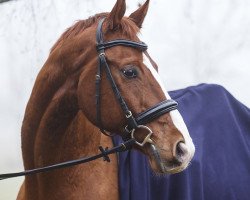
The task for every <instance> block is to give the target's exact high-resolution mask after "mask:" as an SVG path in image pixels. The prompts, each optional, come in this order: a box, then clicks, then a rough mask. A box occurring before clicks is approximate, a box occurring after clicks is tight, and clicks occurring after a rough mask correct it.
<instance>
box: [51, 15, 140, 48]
mask: <svg viewBox="0 0 250 200" xmlns="http://www.w3.org/2000/svg"><path fill="white" fill-rule="evenodd" d="M104 17H108V13H99V14H96V15H94V16H91V17H89V18H88V19H85V20H79V21H77V22H76V23H75V24H74V25H72V26H71V27H69V28H68V29H67V30H66V31H65V32H64V33H63V34H62V35H61V37H60V38H59V39H58V40H57V42H56V43H55V44H54V45H53V47H52V48H51V52H53V51H54V50H55V49H58V48H62V44H63V43H64V42H65V41H67V40H70V39H72V38H74V37H76V36H77V35H79V34H80V33H82V32H83V31H84V30H86V29H87V28H89V27H90V26H92V25H94V24H96V23H97V22H98V21H99V20H100V19H101V18H104ZM118 28H119V29H120V30H121V32H122V34H123V35H124V36H126V37H128V38H129V39H132V38H134V37H135V35H137V34H138V32H139V30H140V29H139V27H137V26H136V24H135V23H134V22H133V21H132V20H130V19H129V18H128V17H124V18H123V19H122V20H121V24H120V26H119V27H118Z"/></svg>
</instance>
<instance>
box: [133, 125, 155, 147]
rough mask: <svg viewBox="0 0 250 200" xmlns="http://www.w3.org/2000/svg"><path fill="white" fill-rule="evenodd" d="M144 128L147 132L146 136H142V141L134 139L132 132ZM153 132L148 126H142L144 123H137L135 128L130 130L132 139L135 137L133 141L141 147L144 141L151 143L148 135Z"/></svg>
mask: <svg viewBox="0 0 250 200" xmlns="http://www.w3.org/2000/svg"><path fill="white" fill-rule="evenodd" d="M140 128H141V129H146V130H147V131H148V132H149V133H148V134H147V136H146V137H145V138H144V140H143V142H141V143H140V142H138V141H136V138H135V136H134V133H135V131H136V130H137V129H140ZM152 134H153V131H152V130H151V129H150V128H148V127H147V126H144V125H139V126H138V127H137V128H136V129H133V130H132V131H131V138H133V139H135V143H136V144H137V145H139V146H141V147H143V146H144V145H145V144H146V143H151V144H152V143H153V141H152V140H151V139H150V137H151V135H152Z"/></svg>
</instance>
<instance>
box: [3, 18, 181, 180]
mask: <svg viewBox="0 0 250 200" xmlns="http://www.w3.org/2000/svg"><path fill="white" fill-rule="evenodd" d="M104 20H105V18H103V19H101V20H100V22H99V24H98V27H97V31H96V40H97V46H96V49H97V52H98V54H99V64H98V69H97V74H96V114H97V122H98V126H99V128H100V130H101V131H102V132H103V133H105V134H107V133H106V131H105V130H104V129H103V127H102V121H101V105H100V88H101V87H100V86H101V72H102V67H105V72H106V75H107V77H108V80H109V81H110V84H111V86H112V89H113V92H114V94H115V96H116V98H117V100H118V102H119V104H120V106H121V108H122V110H123V113H124V115H125V117H126V120H127V124H126V126H125V127H124V131H125V133H126V135H125V137H124V138H125V142H124V143H121V144H120V145H118V146H115V147H113V148H111V149H108V148H105V149H104V148H103V147H101V146H100V147H99V150H100V151H101V153H100V154H97V155H95V156H90V157H85V158H80V159H76V160H71V161H67V162H63V163H58V164H54V165H50V166H46V167H41V168H36V169H30V170H26V171H23V172H17V173H8V174H0V180H4V179H7V178H14V177H19V176H27V175H32V174H37V173H42V172H47V171H51V170H55V169H61V168H66V167H71V166H74V165H79V164H82V163H86V162H90V161H92V160H96V159H98V158H103V160H104V161H107V162H110V159H109V157H108V155H109V154H113V153H116V152H122V151H127V150H129V149H130V148H131V147H132V146H133V145H134V144H137V145H139V146H144V144H146V143H147V142H149V143H152V140H151V139H150V137H151V135H152V134H153V132H152V130H151V129H150V128H149V127H147V126H145V124H147V123H149V122H151V121H152V120H154V119H156V118H157V117H160V116H161V115H163V114H165V113H168V112H170V111H172V110H175V109H177V105H178V104H177V102H176V101H174V100H172V99H169V100H164V101H162V102H160V103H158V104H156V105H155V106H153V107H151V108H149V109H147V110H146V111H144V112H141V113H139V114H137V115H136V117H134V115H133V113H132V112H131V111H130V110H129V108H128V106H127V104H126V102H125V100H124V98H123V97H122V95H121V93H120V91H119V89H118V87H117V85H116V83H115V81H114V79H113V76H112V74H111V70H110V67H109V65H108V63H107V60H106V56H105V49H108V48H111V47H114V46H119V45H121V46H125V47H133V48H136V49H138V50H139V51H142V52H144V51H146V49H147V45H146V44H145V43H143V42H134V41H130V40H123V39H117V40H113V41H109V42H104V40H103V35H102V24H103V22H104ZM137 129H145V130H147V131H148V134H147V135H146V137H145V138H144V140H143V142H138V141H136V139H135V137H134V133H135V130H137ZM151 147H153V148H155V147H154V144H151ZM156 154H157V156H158V152H156Z"/></svg>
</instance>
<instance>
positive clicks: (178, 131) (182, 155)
mask: <svg viewBox="0 0 250 200" xmlns="http://www.w3.org/2000/svg"><path fill="white" fill-rule="evenodd" d="M148 6H149V0H147V1H146V2H145V3H144V4H143V5H142V6H141V7H140V8H138V9H137V10H136V11H135V12H133V13H132V14H131V15H130V16H129V17H124V14H125V11H126V4H125V0H117V2H116V4H115V6H114V8H113V9H112V11H111V12H110V13H102V14H99V15H96V16H95V17H92V18H89V19H88V20H87V21H86V23H85V24H84V26H85V27H84V31H78V32H77V31H76V30H77V29H79V30H81V29H82V28H83V27H81V24H80V23H79V24H76V25H75V26H74V30H73V29H72V30H71V32H70V30H69V31H68V32H66V33H65V34H64V35H63V37H64V41H62V40H59V41H58V42H57V44H56V45H55V46H54V48H53V49H52V52H51V54H58V52H60V55H61V57H64V59H65V62H64V63H65V66H70V67H68V69H67V71H68V73H70V74H71V77H75V76H77V77H78V81H77V83H76V84H77V101H78V105H79V108H80V109H81V110H82V112H83V113H84V115H85V116H86V117H87V118H88V120H89V121H90V122H91V123H92V124H94V125H95V126H97V127H99V128H100V129H101V130H103V131H105V132H107V131H108V132H112V133H117V134H119V135H121V136H124V135H126V137H127V136H128V133H127V132H129V133H130V134H131V132H133V137H135V139H136V141H138V143H139V144H140V143H141V142H142V141H143V140H144V138H145V137H146V136H148V134H149V132H150V138H148V140H147V141H146V143H145V144H143V145H135V148H137V149H138V150H140V151H142V152H143V153H144V154H146V155H147V156H148V158H149V160H150V163H151V167H152V169H153V170H154V171H155V172H158V173H177V172H180V171H182V170H184V169H185V168H186V167H187V166H188V164H189V163H190V161H191V159H192V157H193V155H194V145H193V142H192V139H191V138H190V136H189V133H188V130H187V127H186V125H185V123H184V121H183V119H182V117H181V115H180V113H179V112H178V111H177V110H171V111H170V112H164V113H163V114H161V115H159V116H157V117H155V118H154V119H153V120H148V121H146V122H145V124H143V126H139V127H137V128H135V127H132V128H133V131H131V130H130V131H128V130H127V131H126V129H124V127H127V121H128V120H127V118H128V116H127V115H128V113H124V112H125V111H126V108H125V111H124V105H121V104H122V103H121V102H122V101H121V100H120V99H119V95H120V96H121V98H122V100H124V102H125V104H126V106H127V109H129V111H130V112H131V113H130V114H131V115H132V116H133V117H134V118H136V117H137V116H139V115H140V114H141V113H143V112H145V111H147V110H148V109H150V108H154V107H155V105H159V103H161V102H164V101H166V100H170V99H171V98H170V96H169V95H168V93H167V92H166V90H165V89H164V86H163V84H162V82H161V79H160V77H159V75H158V72H157V71H158V69H157V65H156V64H155V63H154V62H153V60H152V59H151V58H150V56H149V54H148V53H147V52H146V46H145V44H144V43H141V42H140V39H139V38H138V33H139V31H140V28H141V26H142V24H143V21H144V18H145V16H146V14H147V10H148ZM101 20H102V24H101V25H100V21H101ZM98 29H99V32H98ZM73 32H74V37H72V34H73ZM98 37H100V38H99V39H98ZM98 40H99V41H98ZM117 40H120V41H122V42H123V43H122V42H121V43H122V44H121V45H120V44H119V43H118V42H117ZM110 41H111V42H110ZM124 41H125V42H124ZM126 41H129V42H135V45H134V46H133V45H132V46H131V44H125V43H126ZM108 42H110V44H108V45H107V46H108V47H107V46H105V45H104V46H102V44H101V43H108ZM112 42H113V43H112ZM97 44H98V45H101V47H100V46H99V49H98V48H96V45H97ZM112 44H113V46H112ZM140 45H141V46H140ZM62 47H63V48H62ZM102 48H103V49H102ZM56 49H61V50H60V51H56ZM62 49H67V50H65V52H64V50H62ZM104 50H105V51H104ZM69 52H70V54H68V53H69ZM72 52H73V53H72ZM100 56H105V60H104V61H103V59H102V58H100ZM53 57H55V56H53ZM100 62H101V63H100ZM102 62H104V64H103V63H102ZM106 65H107V66H106ZM107 67H108V68H109V69H107ZM107 70H110V74H109V73H108V72H107ZM110 76H112V77H111V78H110ZM110 79H113V82H114V84H115V85H114V84H113V85H112V80H110ZM114 87H117V91H118V92H119V94H118V95H117V91H116V90H115V89H114ZM126 106H125V107H126ZM135 123H137V122H135ZM145 127H146V128H145ZM130 136H131V135H130Z"/></svg>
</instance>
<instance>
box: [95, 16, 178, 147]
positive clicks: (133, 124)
mask: <svg viewBox="0 0 250 200" xmlns="http://www.w3.org/2000/svg"><path fill="white" fill-rule="evenodd" d="M104 20H105V18H103V19H101V20H100V21H99V24H98V27H97V31H96V42H97V45H96V49H97V52H98V54H99V64H98V68H97V74H96V116H97V123H98V126H99V128H100V130H101V131H102V132H103V133H104V134H107V132H106V131H105V130H104V128H103V125H102V120H101V104H100V98H101V97H100V88H101V87H100V86H101V74H102V69H103V67H104V68H105V72H106V75H107V78H108V80H109V82H110V84H111V86H112V90H113V92H114V94H115V97H116V99H117V100H118V102H119V104H120V106H121V108H122V111H123V113H124V116H125V117H126V122H127V123H126V126H125V127H124V130H125V133H126V134H125V136H124V138H125V140H127V139H129V138H134V134H135V131H136V130H137V129H145V130H146V131H148V134H147V136H146V137H145V139H144V141H143V142H141V143H140V142H138V141H136V144H137V145H139V146H143V145H144V144H145V143H147V142H151V139H150V136H151V135H152V134H153V132H152V131H151V129H150V128H149V127H147V126H145V124H147V123H149V122H151V121H153V120H154V119H156V118H158V117H160V116H161V115H164V114H166V113H168V112H170V111H172V110H175V109H177V105H178V103H177V102H176V101H174V100H172V99H168V100H164V101H162V102H160V103H158V104H156V105H155V106H153V107H151V108H149V109H147V110H146V111H144V112H141V113H139V114H137V115H136V117H135V116H134V114H133V113H132V112H131V110H130V109H129V107H128V105H127V104H126V102H125V100H124V98H123V97H122V95H121V92H120V90H119V88H118V87H117V85H116V83H115V80H114V78H113V76H112V73H111V70H110V67H109V65H108V63H107V60H106V55H105V49H109V48H112V47H114V46H125V47H132V48H135V49H137V50H139V51H141V52H144V51H146V50H147V48H148V46H147V45H146V44H145V43H144V42H135V41H130V40H124V39H117V40H112V41H108V42H105V41H104V39H103V34H102V24H103V22H104Z"/></svg>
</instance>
